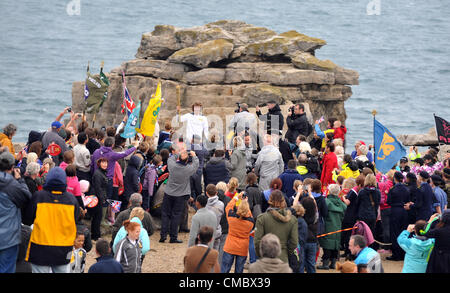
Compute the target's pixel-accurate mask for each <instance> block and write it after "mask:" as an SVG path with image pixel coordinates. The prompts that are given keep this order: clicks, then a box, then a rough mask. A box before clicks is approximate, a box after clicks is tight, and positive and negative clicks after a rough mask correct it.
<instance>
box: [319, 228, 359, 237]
mask: <svg viewBox="0 0 450 293" xmlns="http://www.w3.org/2000/svg"><path fill="white" fill-rule="evenodd" d="M353 229H356V227H353V228H347V229H342V230H337V231H334V232H329V233H325V234H321V235H317V238H320V237H324V236H328V235H331V234H335V233H340V232H344V231H349V230H353Z"/></svg>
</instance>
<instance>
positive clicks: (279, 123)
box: [256, 100, 284, 134]
mask: <svg viewBox="0 0 450 293" xmlns="http://www.w3.org/2000/svg"><path fill="white" fill-rule="evenodd" d="M267 108H268V110H269V111H268V112H267V114H264V115H262V113H261V110H260V109H259V107H258V105H257V106H256V115H257V116H258V119H259V120H261V121H263V122H265V127H264V129H265V130H266V133H269V134H270V133H272V131H274V132H275V133H277V134H278V133H279V132H280V130H283V126H284V116H283V114H282V113H281V109H280V106H279V105H278V104H277V102H275V101H273V100H272V101H269V102H267Z"/></svg>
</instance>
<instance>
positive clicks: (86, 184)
mask: <svg viewBox="0 0 450 293" xmlns="http://www.w3.org/2000/svg"><path fill="white" fill-rule="evenodd" d="M80 188H81V192H82V193H86V192H88V190H89V181H87V180H80Z"/></svg>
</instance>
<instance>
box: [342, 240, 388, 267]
mask: <svg viewBox="0 0 450 293" xmlns="http://www.w3.org/2000/svg"><path fill="white" fill-rule="evenodd" d="M348 249H349V250H350V252H351V253H352V255H354V256H355V257H356V259H355V260H354V263H355V264H356V265H359V264H364V265H367V269H368V271H369V273H384V270H383V265H382V264H381V258H380V255H379V254H378V252H376V251H375V250H374V249H372V248H370V247H368V246H367V242H366V239H365V238H364V237H363V236H361V235H352V236H351V237H350V241H349V243H348Z"/></svg>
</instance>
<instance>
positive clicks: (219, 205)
mask: <svg viewBox="0 0 450 293" xmlns="http://www.w3.org/2000/svg"><path fill="white" fill-rule="evenodd" d="M206 208H207V209H208V210H209V211H211V212H213V213H214V214H215V215H216V220H217V222H216V223H217V225H216V233H215V235H214V236H215V238H216V239H217V238H219V237H220V236H222V227H221V226H220V220H221V219H222V216H223V214H224V213H225V207H224V204H223V202H222V201H220V200H219V197H218V196H217V195H216V196H213V197H209V198H208V203H207V204H206Z"/></svg>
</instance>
